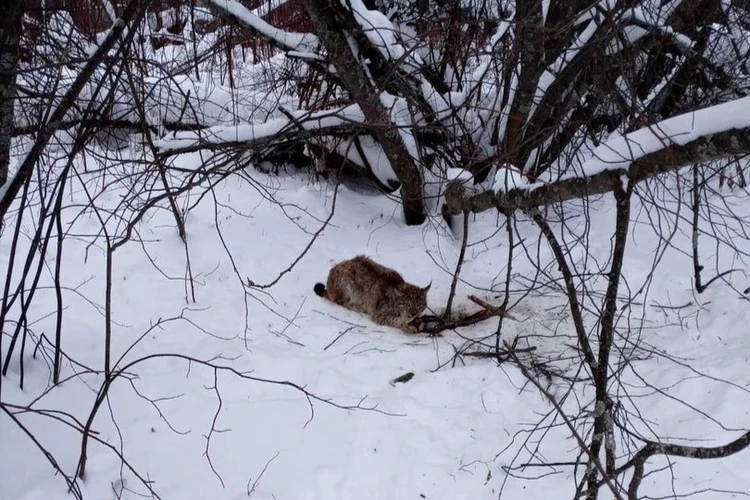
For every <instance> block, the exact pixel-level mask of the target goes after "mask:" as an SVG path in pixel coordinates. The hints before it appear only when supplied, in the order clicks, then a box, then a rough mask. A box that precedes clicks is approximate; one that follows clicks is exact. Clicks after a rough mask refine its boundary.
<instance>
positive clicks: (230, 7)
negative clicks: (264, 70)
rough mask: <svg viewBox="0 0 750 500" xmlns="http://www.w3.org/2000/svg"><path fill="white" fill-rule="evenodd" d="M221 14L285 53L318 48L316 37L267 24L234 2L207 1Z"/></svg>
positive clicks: (302, 51) (231, 0) (232, 0)
mask: <svg viewBox="0 0 750 500" xmlns="http://www.w3.org/2000/svg"><path fill="white" fill-rule="evenodd" d="M208 3H209V4H210V5H212V6H213V7H215V8H216V9H217V10H218V11H219V12H221V14H222V15H223V16H224V17H226V18H227V19H229V20H230V21H232V22H233V23H235V24H237V25H238V26H240V27H242V28H243V29H246V30H248V31H250V32H251V33H255V34H257V35H260V36H262V37H263V38H266V39H268V40H270V41H272V42H273V43H274V44H275V45H276V46H277V47H279V48H280V49H282V50H285V51H294V52H301V53H307V52H314V51H315V49H316V48H317V47H318V37H317V36H315V35H313V34H311V33H291V32H288V31H284V30H281V29H279V28H276V27H275V26H272V25H270V24H268V23H267V22H266V21H264V20H263V19H261V18H260V17H258V16H257V15H255V14H253V12H251V11H250V10H249V9H248V8H247V7H245V6H244V5H242V4H241V3H240V2H237V1H235V0H208Z"/></svg>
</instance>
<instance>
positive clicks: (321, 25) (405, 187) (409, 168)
mask: <svg viewBox="0 0 750 500" xmlns="http://www.w3.org/2000/svg"><path fill="white" fill-rule="evenodd" d="M304 3H305V7H306V9H307V11H308V13H309V14H310V18H311V19H312V22H313V24H314V25H315V29H316V31H317V34H318V37H319V38H320V41H321V43H322V44H323V46H325V48H326V51H327V52H328V59H329V61H330V63H331V64H332V65H333V66H334V68H335V69H336V75H337V76H338V77H339V78H340V80H341V83H342V85H343V86H344V88H345V89H346V90H347V91H348V92H349V94H350V95H351V96H352V99H354V101H355V102H357V104H359V106H360V108H361V109H362V113H363V114H364V116H365V121H366V122H367V124H368V125H369V126H370V127H371V128H372V131H371V133H372V135H373V137H374V138H375V139H376V140H377V141H378V142H379V143H380V145H381V146H382V148H383V152H384V153H385V155H386V157H387V158H388V161H389V162H390V164H391V167H392V168H393V171H394V173H395V174H396V177H398V180H399V182H400V183H401V203H402V205H403V209H404V218H405V219H406V223H407V225H410V226H416V225H419V224H422V223H423V222H424V220H425V213H424V199H423V193H422V176H421V175H420V173H419V170H418V169H417V166H416V164H415V163H414V160H413V159H412V157H411V156H410V155H409V152H408V151H407V150H406V145H405V144H404V141H403V139H402V138H401V135H400V134H399V131H398V129H397V128H396V126H395V125H394V124H393V123H392V122H391V119H390V117H389V116H388V110H387V109H386V108H385V106H384V105H383V103H382V102H381V101H380V95H379V90H378V89H377V88H376V87H375V85H374V83H373V82H372V81H371V80H370V79H368V78H367V75H366V73H365V71H364V68H362V66H361V64H363V63H360V61H359V60H358V59H357V57H355V54H354V53H352V48H350V46H349V43H350V41H351V43H355V42H354V41H353V38H354V37H351V36H350V37H349V38H347V33H346V32H345V28H344V26H347V25H349V26H351V25H352V24H353V23H348V22H347V23H345V22H342V21H341V20H340V18H341V16H350V15H351V13H350V12H348V11H346V10H345V9H344V8H343V7H341V8H336V7H335V6H334V2H331V0H304Z"/></svg>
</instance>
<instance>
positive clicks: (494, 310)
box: [469, 295, 518, 321]
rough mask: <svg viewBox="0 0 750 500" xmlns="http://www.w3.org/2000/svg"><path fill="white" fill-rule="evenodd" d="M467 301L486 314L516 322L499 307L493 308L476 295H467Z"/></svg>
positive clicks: (516, 319) (515, 319)
mask: <svg viewBox="0 0 750 500" xmlns="http://www.w3.org/2000/svg"><path fill="white" fill-rule="evenodd" d="M469 300H470V301H472V302H474V303H475V304H476V305H478V306H479V307H481V308H483V309H484V310H485V311H487V312H488V313H491V315H492V316H494V315H497V316H503V317H505V318H508V319H512V320H513V321H518V318H516V317H515V316H513V315H512V314H510V313H509V312H506V311H504V310H503V309H502V308H501V307H495V306H493V305H492V304H489V303H487V302H485V301H483V300H482V299H480V298H479V297H477V296H476V295H469Z"/></svg>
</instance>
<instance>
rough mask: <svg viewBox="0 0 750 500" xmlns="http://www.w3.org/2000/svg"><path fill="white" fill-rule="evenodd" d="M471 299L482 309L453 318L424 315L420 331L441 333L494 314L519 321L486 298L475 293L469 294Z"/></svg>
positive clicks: (477, 321)
mask: <svg viewBox="0 0 750 500" xmlns="http://www.w3.org/2000/svg"><path fill="white" fill-rule="evenodd" d="M469 300H471V301H472V302H474V303H475V304H477V305H479V306H481V307H482V310H481V311H477V312H475V313H473V314H469V315H468V316H459V317H457V318H456V319H451V318H448V317H445V316H433V315H424V316H422V317H421V318H420V320H421V322H422V326H421V328H420V329H419V331H420V333H427V334H429V335H439V334H440V332H442V331H444V330H453V329H455V328H461V327H464V326H471V325H474V324H476V323H481V322H482V321H485V320H488V319H490V318H492V317H494V316H501V317H506V318H509V319H512V320H515V321H518V319H517V318H515V317H514V316H513V315H512V314H510V313H508V312H506V311H505V310H504V309H502V308H500V307H495V306H493V305H491V304H488V303H487V302H485V301H484V300H482V299H480V298H479V297H476V296H474V295H469Z"/></svg>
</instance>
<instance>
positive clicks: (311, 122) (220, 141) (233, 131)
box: [157, 105, 364, 155]
mask: <svg viewBox="0 0 750 500" xmlns="http://www.w3.org/2000/svg"><path fill="white" fill-rule="evenodd" d="M287 114H288V115H289V116H288V117H282V118H275V119H272V120H269V121H267V122H265V123H248V124H245V125H239V126H231V127H230V126H217V127H210V128H207V129H205V130H200V131H190V132H177V133H175V134H170V135H169V136H167V137H165V138H164V139H162V140H161V141H159V143H158V144H157V146H158V147H159V150H160V151H161V152H162V153H164V154H165V155H174V154H180V153H186V152H189V151H196V150H198V149H221V148H226V147H230V146H233V145H241V146H243V147H245V148H253V147H261V146H265V145H267V144H269V143H270V142H271V141H272V140H274V139H275V140H279V141H280V140H290V139H297V140H299V139H303V138H304V137H311V136H313V135H320V134H328V135H337V132H341V131H342V129H347V130H349V131H351V130H350V129H351V125H352V124H361V123H362V122H363V121H364V116H363V114H362V111H361V110H360V108H359V106H357V105H351V106H346V107H344V108H339V109H334V110H325V111H318V112H315V113H310V112H308V111H293V112H288V113H287Z"/></svg>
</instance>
